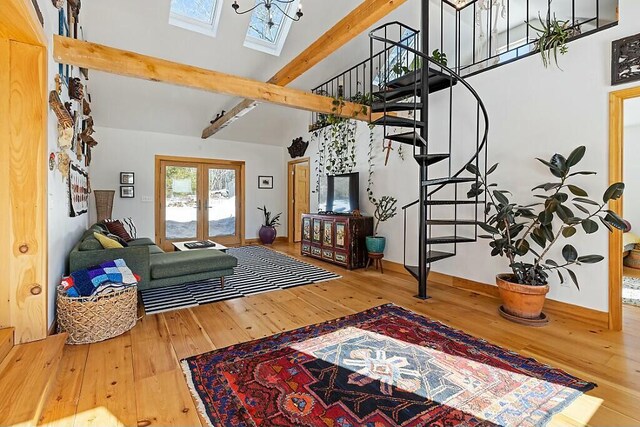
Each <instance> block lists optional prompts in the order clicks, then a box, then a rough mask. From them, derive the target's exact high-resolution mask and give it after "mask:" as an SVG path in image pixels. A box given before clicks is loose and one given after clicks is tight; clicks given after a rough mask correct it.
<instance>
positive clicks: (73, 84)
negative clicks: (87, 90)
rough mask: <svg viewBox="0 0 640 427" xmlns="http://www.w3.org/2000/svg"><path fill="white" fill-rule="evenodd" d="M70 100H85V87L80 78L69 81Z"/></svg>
mask: <svg viewBox="0 0 640 427" xmlns="http://www.w3.org/2000/svg"><path fill="white" fill-rule="evenodd" d="M69 98H71V99H75V100H76V101H82V100H83V99H84V86H83V85H82V82H81V81H80V79H79V78H78V77H73V78H71V79H69Z"/></svg>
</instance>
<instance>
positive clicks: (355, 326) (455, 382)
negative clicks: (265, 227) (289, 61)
mask: <svg viewBox="0 0 640 427" xmlns="http://www.w3.org/2000/svg"><path fill="white" fill-rule="evenodd" d="M182 366H183V369H184V371H185V375H186V377H187V381H188V383H189V386H190V387H191V390H192V393H193V394H194V397H195V399H196V400H197V403H198V406H199V409H200V411H201V412H202V414H203V416H204V417H205V418H206V419H207V420H208V421H209V422H210V424H211V425H213V426H224V427H227V426H280V427H283V426H322V427H359V426H365V427H382V426H412V427H417V426H422V427H424V426H455V425H461V426H462V425H463V426H493V425H502V426H537V425H545V424H546V423H547V422H548V421H549V420H550V419H551V417H552V416H553V415H554V414H556V413H558V412H560V411H562V410H563V409H564V408H565V407H566V406H567V405H569V404H570V403H571V402H572V401H573V400H575V399H576V398H578V397H579V396H580V395H582V394H583V393H584V392H586V391H588V390H591V389H592V388H593V387H595V384H593V383H589V382H586V381H582V380H580V379H579V378H576V377H573V376H571V375H569V374H567V373H566V372H563V371H561V370H558V369H554V368H552V367H549V366H546V365H543V364H541V363H539V362H537V361H535V360H534V359H530V358H526V357H523V356H520V355H518V354H516V353H513V352H511V351H508V350H506V349H503V348H501V347H497V346H495V345H492V344H489V343H487V342H486V341H484V340H480V339H478V338H474V337H472V336H470V335H467V334H465V333H463V332H460V331H457V330H454V329H451V328H449V327H447V326H445V325H443V324H441V323H439V322H435V321H432V320H429V319H427V318H425V317H423V316H420V315H418V314H415V313H412V312H410V311H407V310H405V309H402V308H400V307H397V306H395V305H393V304H387V305H383V306H380V307H376V308H372V309H370V310H367V311H364V312H362V313H358V314H354V315H351V316H347V317H344V318H341V319H336V320H332V321H329V322H325V323H321V324H318V325H312V326H308V327H305V328H301V329H297V330H294V331H291V332H285V333H281V334H277V335H274V336H271V337H267V338H264V339H260V340H256V341H251V342H247V343H242V344H238V345H234V346H231V347H228V348H225V349H221V350H216V351H213V352H210V353H206V354H202V355H199V356H194V357H190V358H188V359H185V360H183V361H182Z"/></svg>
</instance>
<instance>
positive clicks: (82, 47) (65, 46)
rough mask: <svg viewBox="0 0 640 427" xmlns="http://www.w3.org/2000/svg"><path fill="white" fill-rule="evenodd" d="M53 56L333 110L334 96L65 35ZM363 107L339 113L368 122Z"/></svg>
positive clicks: (125, 72) (218, 90) (193, 85)
mask: <svg viewBox="0 0 640 427" xmlns="http://www.w3.org/2000/svg"><path fill="white" fill-rule="evenodd" d="M53 55H54V58H55V60H56V61H57V62H59V63H63V64H70V65H75V66H78V67H84V68H88V69H91V70H96V71H104V72H106V73H111V74H117V75H121V76H126V77H134V78H138V79H143V80H151V81H156V82H163V83H169V84H173V85H177V86H184V87H190V88H194V89H201V90H205V91H208V92H215V93H221V94H225V95H230V96H240V97H242V98H249V99H253V100H256V101H264V102H269V103H272V104H277V105H283V106H285V107H291V108H297V109H301V110H307V111H316V112H320V113H327V114H330V113H333V112H334V111H333V109H334V105H333V98H330V97H326V96H320V95H315V94H312V93H310V92H305V91H302V90H298V89H289V88H284V87H282V86H278V85H274V84H271V83H263V82H259V81H257V80H251V79H247V78H244V77H238V76H234V75H231V74H225V73H220V72H217V71H212V70H206V69H204V68H198V67H194V66H191V65H185V64H179V63H177V62H171V61H167V60H164V59H159V58H154V57H151V56H146V55H141V54H138V53H135V52H130V51H126V50H122V49H116V48H113V47H108V46H104V45H100V44H97V43H89V42H85V41H82V40H75V39H71V38H68V37H61V36H54V53H53ZM363 108H364V106H363V105H360V104H354V103H352V102H346V103H345V105H344V107H342V109H341V111H340V112H339V113H338V114H339V115H341V116H344V117H355V118H359V119H361V120H367V121H368V120H369V117H368V115H362V114H360V115H358V113H361V112H362V110H363Z"/></svg>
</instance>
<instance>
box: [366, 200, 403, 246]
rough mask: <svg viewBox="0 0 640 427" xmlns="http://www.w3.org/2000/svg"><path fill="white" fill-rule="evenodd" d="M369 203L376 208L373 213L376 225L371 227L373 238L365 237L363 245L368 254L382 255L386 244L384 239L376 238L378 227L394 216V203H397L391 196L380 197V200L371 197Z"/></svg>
mask: <svg viewBox="0 0 640 427" xmlns="http://www.w3.org/2000/svg"><path fill="white" fill-rule="evenodd" d="M371 202H372V203H373V204H374V206H375V207H376V210H375V211H374V212H373V217H374V218H375V221H376V223H375V225H374V227H373V236H367V237H366V239H365V243H366V246H367V251H368V252H369V253H370V254H381V253H384V247H385V246H386V243H387V242H386V239H385V238H384V237H382V236H378V226H379V225H380V223H381V222H385V221H387V220H389V219H391V218H393V217H394V216H396V203H397V202H398V201H397V200H396V199H395V198H393V197H391V196H382V197H381V198H380V200H376V199H375V198H373V197H372V198H371Z"/></svg>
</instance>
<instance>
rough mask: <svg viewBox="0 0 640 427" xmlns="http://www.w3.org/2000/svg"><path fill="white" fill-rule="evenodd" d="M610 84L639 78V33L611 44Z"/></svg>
mask: <svg viewBox="0 0 640 427" xmlns="http://www.w3.org/2000/svg"><path fill="white" fill-rule="evenodd" d="M611 51H612V52H611V84H612V85H620V84H623V83H629V82H633V81H637V80H640V33H638V34H635V35H633V36H630V37H625V38H623V39H620V40H616V41H614V42H613V43H612V44H611Z"/></svg>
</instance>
